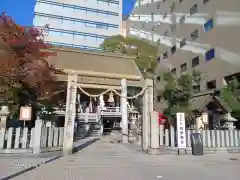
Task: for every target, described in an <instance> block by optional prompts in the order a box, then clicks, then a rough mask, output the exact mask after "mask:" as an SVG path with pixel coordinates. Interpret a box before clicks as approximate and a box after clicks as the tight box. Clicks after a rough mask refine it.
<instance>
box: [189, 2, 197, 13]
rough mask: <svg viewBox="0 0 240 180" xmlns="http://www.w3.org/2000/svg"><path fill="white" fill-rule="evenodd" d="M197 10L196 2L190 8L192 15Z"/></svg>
mask: <svg viewBox="0 0 240 180" xmlns="http://www.w3.org/2000/svg"><path fill="white" fill-rule="evenodd" d="M196 12H197V4H194V5H193V6H192V7H191V8H190V15H193V14H195V13H196Z"/></svg>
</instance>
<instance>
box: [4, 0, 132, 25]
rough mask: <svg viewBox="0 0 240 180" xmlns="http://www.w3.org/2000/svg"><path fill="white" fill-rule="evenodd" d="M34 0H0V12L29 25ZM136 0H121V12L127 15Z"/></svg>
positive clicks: (17, 21)
mask: <svg viewBox="0 0 240 180" xmlns="http://www.w3.org/2000/svg"><path fill="white" fill-rule="evenodd" d="M35 1H36V0H0V12H6V13H7V14H8V15H9V16H11V17H12V18H13V19H14V20H15V21H16V23H18V24H21V25H31V24H32V19H33V8H34V5H35ZM135 1H136V0H123V14H125V15H128V14H129V13H130V12H131V10H132V2H135Z"/></svg>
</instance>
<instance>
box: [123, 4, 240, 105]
mask: <svg viewBox="0 0 240 180" xmlns="http://www.w3.org/2000/svg"><path fill="white" fill-rule="evenodd" d="M127 26H128V35H134V36H138V37H139V38H144V39H148V40H149V41H152V42H156V43H160V52H161V54H160V56H159V58H158V60H159V66H158V67H157V69H156V71H160V70H161V69H162V70H163V67H164V68H165V69H166V68H167V69H168V70H169V71H171V72H172V74H174V75H176V76H179V75H180V74H181V73H184V72H188V73H191V72H192V71H193V70H194V69H196V70H198V71H200V72H201V73H202V76H203V78H202V82H201V83H200V84H196V85H195V86H194V87H193V88H194V90H195V91H196V92H198V91H204V90H207V89H218V88H222V87H223V86H224V85H226V84H227V83H228V81H229V80H230V79H231V78H232V77H233V76H237V77H238V78H239V77H240V45H239V42H240V36H239V32H240V1H239V0H228V1H226V0H139V1H137V3H136V4H135V8H134V10H133V12H132V14H131V16H130V17H129V20H128V25H127ZM160 74H161V73H160ZM156 75H158V72H157V73H156ZM161 79H162V77H160V75H159V76H157V78H156V89H159V90H161V89H162V88H163V86H164V83H161ZM157 91H158V90H157ZM157 99H158V98H155V101H158V100H157ZM156 104H157V102H156Z"/></svg>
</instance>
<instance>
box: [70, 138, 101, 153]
mask: <svg viewBox="0 0 240 180" xmlns="http://www.w3.org/2000/svg"><path fill="white" fill-rule="evenodd" d="M98 140H100V138H94V139H92V140H89V141H87V142H85V143H83V144H80V145H78V146H76V147H74V148H73V150H72V153H73V154H75V153H77V152H78V151H80V150H82V149H84V148H86V147H87V146H89V145H91V144H93V143H95V142H97V141H98Z"/></svg>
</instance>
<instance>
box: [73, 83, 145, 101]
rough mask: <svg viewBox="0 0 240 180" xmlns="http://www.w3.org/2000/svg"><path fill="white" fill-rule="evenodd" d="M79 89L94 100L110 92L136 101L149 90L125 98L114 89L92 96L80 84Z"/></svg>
mask: <svg viewBox="0 0 240 180" xmlns="http://www.w3.org/2000/svg"><path fill="white" fill-rule="evenodd" d="M77 87H78V88H79V89H80V91H81V92H82V93H83V94H85V95H87V96H89V97H94V98H96V97H99V96H102V95H104V94H107V93H108V92H114V93H115V94H116V95H118V96H120V97H124V98H126V99H136V98H138V97H139V96H141V95H143V93H144V92H145V91H146V90H147V87H145V88H143V89H142V91H141V92H140V93H138V94H136V95H134V96H130V97H128V96H123V95H122V94H120V93H119V92H117V90H115V89H113V88H109V89H107V90H106V91H103V92H102V93H100V94H90V93H88V92H87V91H85V90H84V89H83V88H82V87H81V86H80V85H79V84H77Z"/></svg>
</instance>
